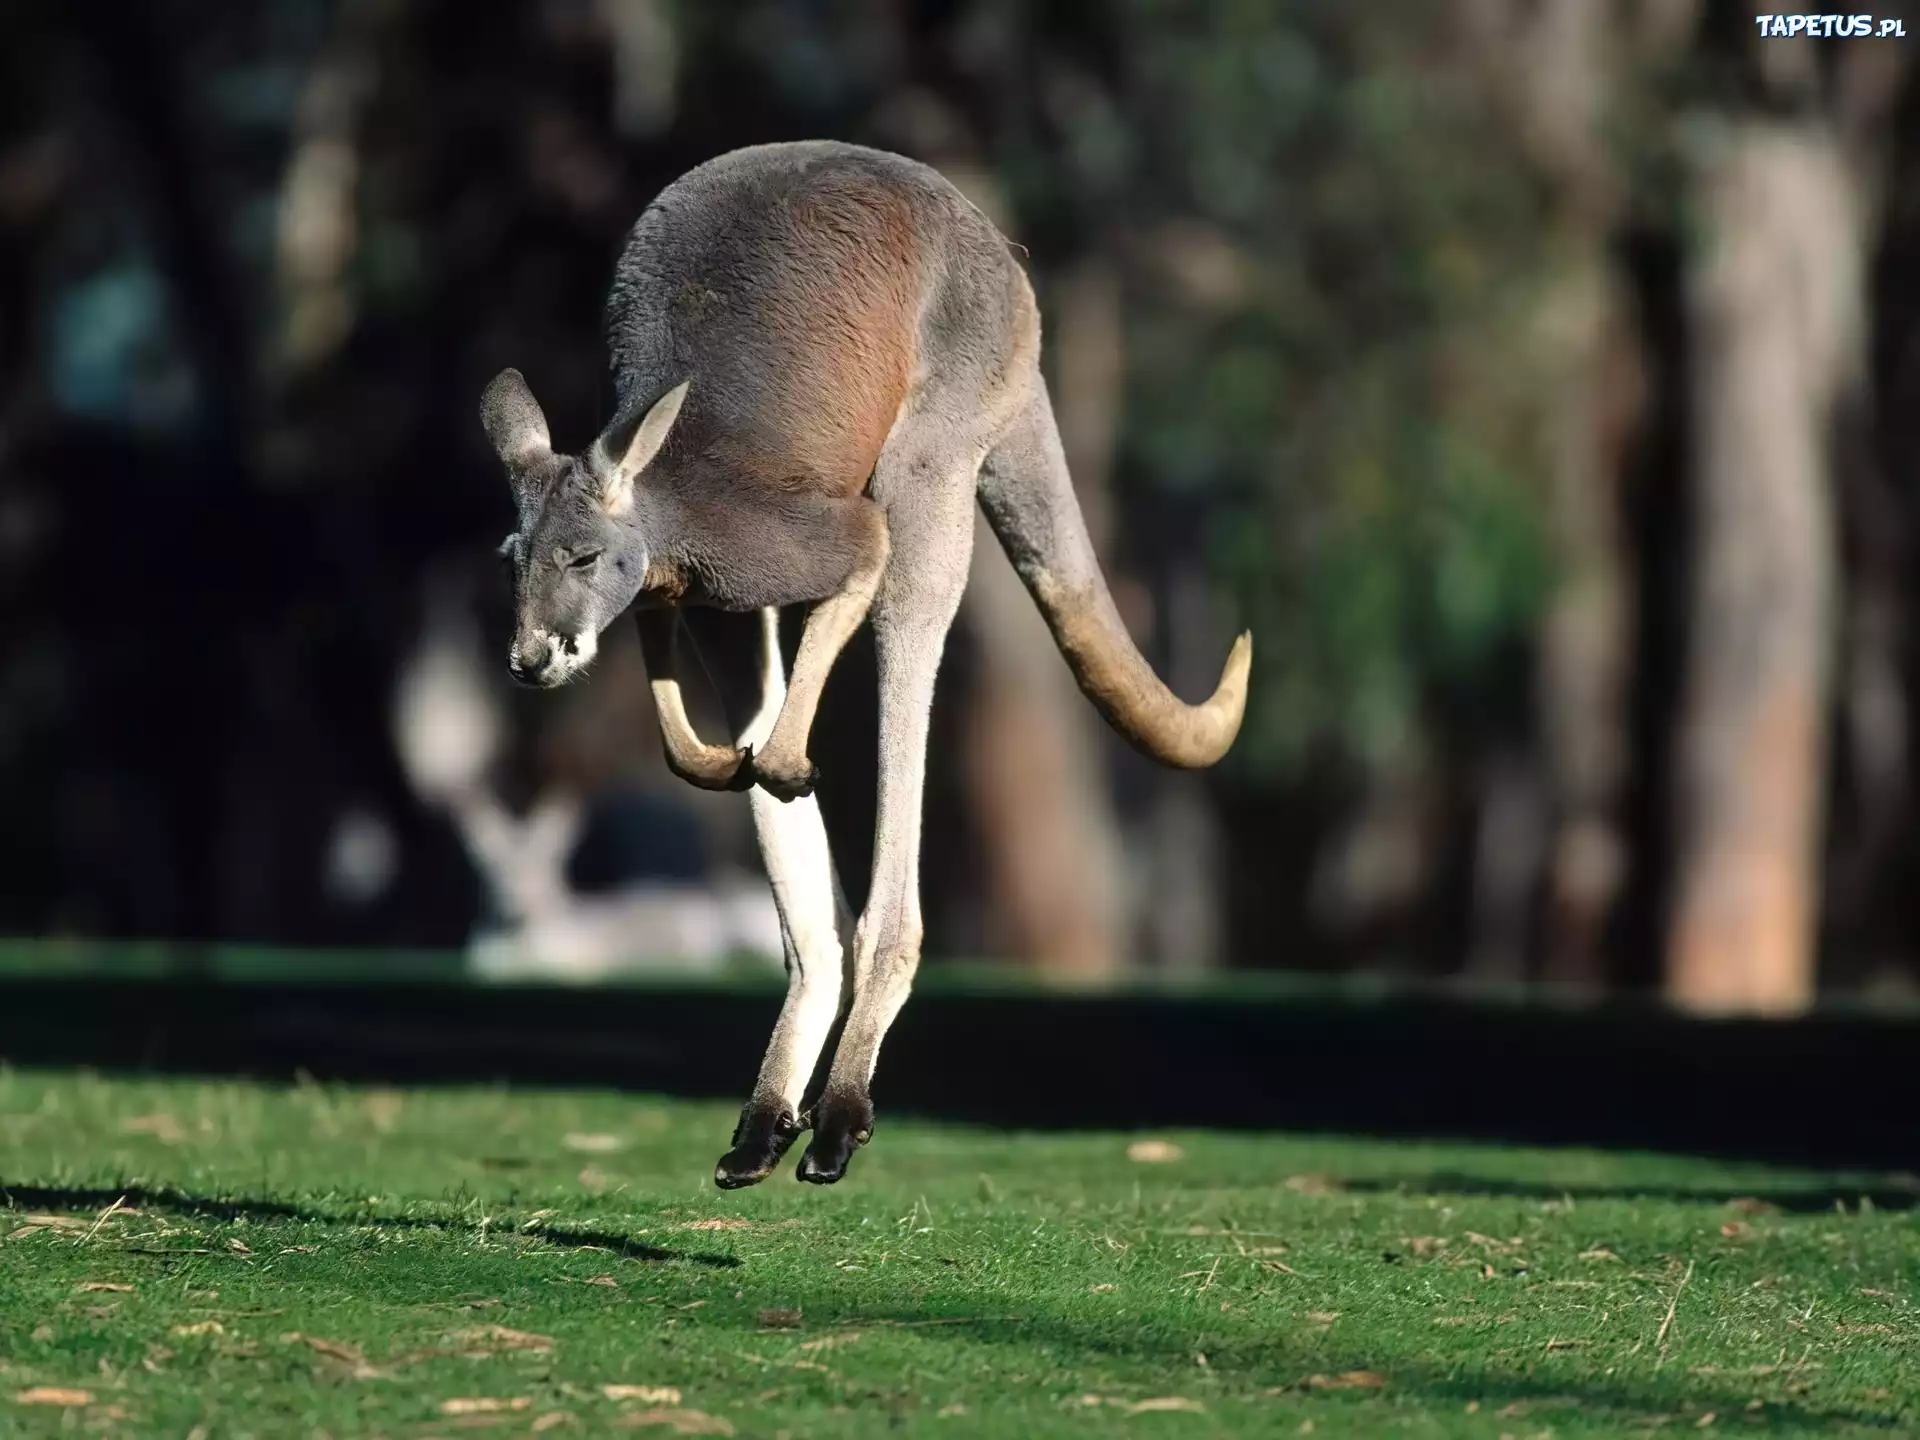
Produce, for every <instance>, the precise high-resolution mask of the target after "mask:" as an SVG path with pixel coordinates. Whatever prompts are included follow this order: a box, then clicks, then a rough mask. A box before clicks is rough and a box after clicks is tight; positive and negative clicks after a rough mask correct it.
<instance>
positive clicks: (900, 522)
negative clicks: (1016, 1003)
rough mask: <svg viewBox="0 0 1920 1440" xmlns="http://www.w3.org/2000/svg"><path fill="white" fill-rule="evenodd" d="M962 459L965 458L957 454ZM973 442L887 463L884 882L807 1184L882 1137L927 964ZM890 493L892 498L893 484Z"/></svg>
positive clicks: (820, 1115)
mask: <svg viewBox="0 0 1920 1440" xmlns="http://www.w3.org/2000/svg"><path fill="white" fill-rule="evenodd" d="M956 452H958V453H956ZM978 466H979V450H978V448H977V447H976V446H974V445H973V444H972V443H971V441H970V440H967V439H961V440H959V442H958V443H957V444H956V443H954V442H953V440H951V439H950V440H949V441H948V443H947V444H946V445H944V446H942V447H940V448H935V449H930V450H929V449H922V450H920V451H918V452H917V453H916V452H915V451H914V450H913V449H911V448H909V449H908V450H907V451H906V453H905V454H904V455H902V456H899V457H891V458H890V457H883V459H882V473H881V475H879V476H877V477H876V484H875V497H876V498H877V499H880V500H881V502H882V503H883V504H885V505H886V506H887V524H888V527H889V529H890V531H891V534H892V546H893V555H892V560H891V561H890V562H889V563H888V566H887V570H886V574H885V576H884V577H883V579H882V581H881V584H880V589H879V592H878V594H877V595H876V596H875V598H874V604H873V632H874V643H875V650H876V652H877V655H878V659H879V671H880V757H879V758H880V773H879V814H878V817H877V825H876V829H875V835H874V847H873V879H872V884H871V885H870V886H869V888H868V892H867V904H866V909H865V911H864V912H863V913H862V914H861V916H860V923H859V924H858V925H857V926H856V927H855V930H854V969H853V998H852V1002H851V1004H850V1006H849V1008H848V1011H847V1018H846V1024H845V1026H844V1027H843V1029H842V1031H841V1036H840V1043H839V1045H838V1047H837V1048H836V1050H835V1053H834V1058H833V1065H832V1068H831V1070H830V1072H829V1074H828V1077H827V1083H826V1087H825V1089H824V1090H823V1091H822V1093H821V1097H820V1102H819V1104H818V1105H817V1106H815V1108H814V1121H813V1130H814V1135H813V1141H812V1143H811V1144H810V1145H809V1146H808V1149H807V1153H806V1155H805V1156H804V1157H802V1159H801V1161H800V1169H799V1178H800V1179H802V1180H806V1181H811V1182H812V1183H814V1184H819V1185H828V1184H832V1183H833V1182H834V1181H836V1180H838V1179H839V1178H840V1177H841V1176H842V1175H843V1174H844V1173H845V1172H846V1168H847V1162H848V1160H849V1159H850V1158H851V1157H852V1154H853V1151H854V1149H855V1147H857V1146H859V1145H863V1144H865V1143H866V1142H867V1140H868V1138H869V1137H870V1136H871V1135H872V1133H873V1102H872V1100H871V1098H870V1097H869V1094H868V1082H869V1081H870V1080H871V1078H872V1075H873V1068H874V1063H875V1061H876V1060H877V1058H878V1056H879V1052H880V1042H881V1039H882V1038H883V1037H884V1036H885V1034H886V1031H887V1028H888V1026H890V1025H891V1024H892V1023H893V1018H894V1016H895V1015H896V1014H898V1013H899V1010H900V1007H901V1005H902V1004H904V1003H905V1001H906V998H907V992H908V990H909V989H910V988H911V986H912V984H913V976H914V972H915V971H916V970H917V969H918V967H919V963H920V942H921V936H922V929H923V927H922V922H921V913H920V828H921V805H922V797H923V795H924V792H925V782H926V764H927V730H928V723H929V719H930V715H931V711H932V707H933V689H934V678H935V676H936V675H937V674H938V672H939V669H940V659H941V654H942V652H943V650H944V648H945V645H946V638H947V632H948V630H949V629H950V628H951V627H952V625H953V619H954V614H955V612H956V611H957V610H958V608H959V605H960V595H961V592H962V591H963V590H964V589H965V588H966V583H967V566H968V563H969V561H970V559H971V557H972V551H973V505H974V502H973V480H974V473H975V471H976V470H977V469H978ZM883 480H884V481H887V482H889V484H888V486H887V489H886V490H885V491H884V492H883V490H882V488H881V483H880V482H881V481H883Z"/></svg>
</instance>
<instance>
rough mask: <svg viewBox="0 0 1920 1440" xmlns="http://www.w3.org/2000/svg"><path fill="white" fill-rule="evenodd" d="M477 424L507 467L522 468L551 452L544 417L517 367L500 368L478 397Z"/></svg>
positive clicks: (550, 443) (510, 468)
mask: <svg viewBox="0 0 1920 1440" xmlns="http://www.w3.org/2000/svg"><path fill="white" fill-rule="evenodd" d="M480 423H481V424H482V425H483V426H485V427H486V431H487V439H488V440H490V441H492V442H493V448H494V451H495V453H496V454H498V455H499V457H500V458H501V459H502V460H503V461H505V462H506V465H507V468H508V470H510V471H511V470H523V469H525V468H527V467H528V466H529V465H530V464H532V463H534V462H536V461H539V460H544V459H546V458H547V457H548V456H549V455H551V454H552V453H553V440H552V437H551V436H549V435H548V434H547V417H546V416H545V415H543V414H541V413H540V402H539V401H538V400H535V399H534V398H533V392H532V391H531V390H529V389H528V388H527V377H526V376H524V375H522V374H521V373H520V372H519V371H518V370H502V371H501V372H500V373H499V374H498V375H496V376H494V377H493V383H492V384H490V385H488V386H487V389H486V393H485V394H483V395H482V396H481V397H480Z"/></svg>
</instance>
